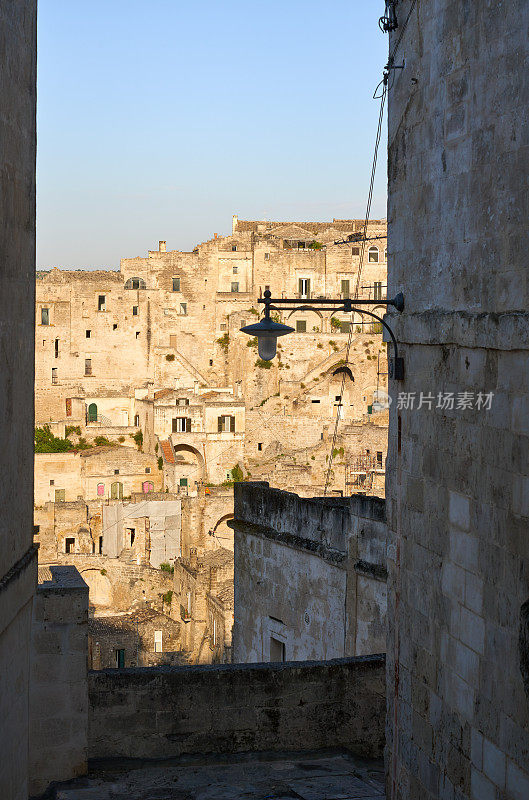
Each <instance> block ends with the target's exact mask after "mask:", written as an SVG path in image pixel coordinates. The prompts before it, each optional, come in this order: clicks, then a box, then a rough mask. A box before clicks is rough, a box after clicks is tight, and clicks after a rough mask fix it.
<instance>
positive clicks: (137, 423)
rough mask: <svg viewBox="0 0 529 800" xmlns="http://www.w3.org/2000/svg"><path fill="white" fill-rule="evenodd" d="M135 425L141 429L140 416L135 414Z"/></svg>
mask: <svg viewBox="0 0 529 800" xmlns="http://www.w3.org/2000/svg"><path fill="white" fill-rule="evenodd" d="M134 425H135V427H136V428H139V427H140V415H139V414H135V415H134Z"/></svg>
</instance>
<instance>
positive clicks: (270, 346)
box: [257, 332, 277, 361]
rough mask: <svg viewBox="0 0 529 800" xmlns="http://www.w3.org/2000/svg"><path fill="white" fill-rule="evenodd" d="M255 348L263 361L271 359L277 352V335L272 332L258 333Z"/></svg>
mask: <svg viewBox="0 0 529 800" xmlns="http://www.w3.org/2000/svg"><path fill="white" fill-rule="evenodd" d="M257 349H258V351H259V357H260V358H262V359H263V361H272V359H273V358H275V355H276V353H277V336H276V335H275V334H274V333H272V332H270V333H268V332H267V333H258V334H257Z"/></svg>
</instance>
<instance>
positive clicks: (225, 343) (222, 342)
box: [217, 333, 230, 353]
mask: <svg viewBox="0 0 529 800" xmlns="http://www.w3.org/2000/svg"><path fill="white" fill-rule="evenodd" d="M217 344H218V345H219V346H220V347H222V349H223V350H224V352H225V353H227V352H228V347H229V346H230V334H229V333H225V334H224V336H221V337H220V339H217Z"/></svg>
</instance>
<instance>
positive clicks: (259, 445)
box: [257, 442, 263, 450]
mask: <svg viewBox="0 0 529 800" xmlns="http://www.w3.org/2000/svg"><path fill="white" fill-rule="evenodd" d="M257 449H258V450H262V449H263V443H262V442H257Z"/></svg>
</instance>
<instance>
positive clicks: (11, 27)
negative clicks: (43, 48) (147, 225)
mask: <svg viewBox="0 0 529 800" xmlns="http://www.w3.org/2000/svg"><path fill="white" fill-rule="evenodd" d="M0 37H1V40H2V47H1V48H0V73H1V75H2V104H1V108H0V122H1V129H2V136H1V146H0V198H1V203H2V226H1V230H0V275H1V278H2V291H1V293H0V308H1V316H0V319H1V322H0V397H1V398H2V400H1V403H2V414H1V416H0V464H1V472H2V482H1V487H0V508H1V510H2V513H1V514H0V675H1V676H2V679H1V680H0V709H1V714H0V717H1V720H2V721H1V725H2V758H1V759H0V797H5V798H8V799H9V800H26V798H27V796H28V774H29V769H28V754H29V727H28V716H29V680H30V676H29V653H30V627H31V614H32V601H33V596H34V594H35V587H36V582H37V550H36V548H35V547H34V545H33V530H32V494H33V478H32V473H33V468H32V458H33V455H32V449H33V445H32V438H33V434H32V426H33V413H34V408H33V394H32V392H31V385H32V382H33V371H34V367H33V365H34V358H35V356H34V350H33V341H34V339H33V321H34V270H35V156H36V125H35V101H36V3H35V2H32V0H13V1H12V2H9V3H7V2H2V4H1V14H0Z"/></svg>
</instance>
